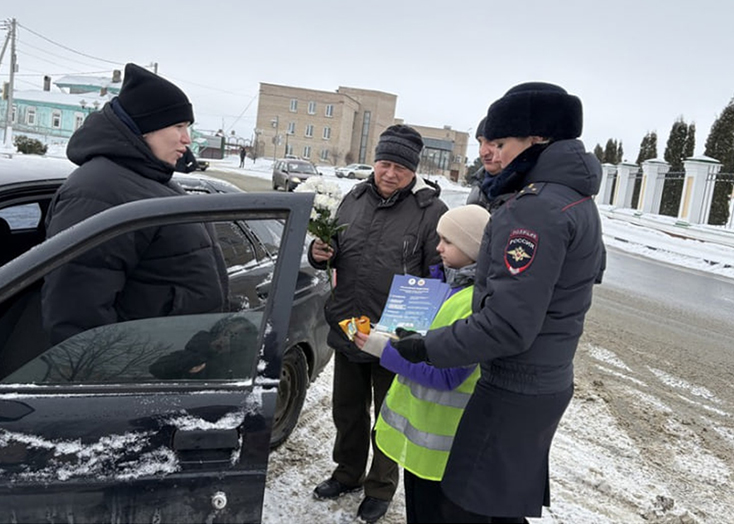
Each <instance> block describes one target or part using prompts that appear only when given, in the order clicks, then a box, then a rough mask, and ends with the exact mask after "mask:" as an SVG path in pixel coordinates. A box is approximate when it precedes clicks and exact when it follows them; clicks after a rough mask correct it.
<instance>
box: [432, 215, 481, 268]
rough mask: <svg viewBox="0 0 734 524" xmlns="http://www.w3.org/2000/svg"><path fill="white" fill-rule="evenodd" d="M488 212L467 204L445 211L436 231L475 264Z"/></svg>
mask: <svg viewBox="0 0 734 524" xmlns="http://www.w3.org/2000/svg"><path fill="white" fill-rule="evenodd" d="M487 222H489V212H488V211H487V210H486V209H484V208H483V207H482V206H477V205H475V204H469V205H468V206H461V207H455V208H454V209H450V210H448V211H446V213H444V214H443V215H441V218H440V219H439V220H438V225H437V226H436V231H437V232H438V234H439V235H441V236H442V237H444V238H445V239H446V240H448V241H449V242H451V243H452V244H455V245H456V247H458V248H459V249H461V251H462V252H463V253H464V254H465V255H466V256H468V257H469V258H471V259H472V260H474V261H475V262H476V260H477V258H479V246H480V245H481V243H482V236H483V235H484V228H485V227H486V226H487Z"/></svg>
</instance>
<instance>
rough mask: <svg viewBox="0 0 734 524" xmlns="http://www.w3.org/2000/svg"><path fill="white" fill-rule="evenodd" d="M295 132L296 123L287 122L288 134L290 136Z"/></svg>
mask: <svg viewBox="0 0 734 524" xmlns="http://www.w3.org/2000/svg"><path fill="white" fill-rule="evenodd" d="M295 132H296V123H295V122H288V134H289V135H292V134H294V133H295Z"/></svg>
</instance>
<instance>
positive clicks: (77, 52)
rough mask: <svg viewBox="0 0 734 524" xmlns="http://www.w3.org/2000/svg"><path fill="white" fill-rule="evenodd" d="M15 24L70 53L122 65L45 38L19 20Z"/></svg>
mask: <svg viewBox="0 0 734 524" xmlns="http://www.w3.org/2000/svg"><path fill="white" fill-rule="evenodd" d="M17 24H18V25H19V26H20V27H22V28H23V29H25V30H26V31H28V32H29V33H33V34H34V35H36V36H37V37H38V38H42V39H43V40H46V41H47V42H50V43H52V44H53V45H56V46H59V47H61V48H62V49H66V50H67V51H71V52H72V53H76V54H77V55H80V56H84V57H86V58H91V59H92V60H99V61H100V62H106V63H108V64H113V65H117V66H119V65H122V64H121V63H120V62H113V61H112V60H106V59H104V58H99V57H96V56H92V55H88V54H86V53H82V52H80V51H77V50H75V49H72V48H71V47H68V46H65V45H64V44H59V43H58V42H54V41H53V40H51V39H50V38H46V37H45V36H43V35H42V34H39V33H36V32H35V31H34V30H33V29H30V28H28V27H26V26H24V25H23V24H21V23H20V22H17Z"/></svg>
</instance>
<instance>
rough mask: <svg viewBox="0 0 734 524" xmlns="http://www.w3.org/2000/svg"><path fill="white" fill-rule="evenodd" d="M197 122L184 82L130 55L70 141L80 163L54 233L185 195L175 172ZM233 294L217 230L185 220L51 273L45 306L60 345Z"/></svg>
mask: <svg viewBox="0 0 734 524" xmlns="http://www.w3.org/2000/svg"><path fill="white" fill-rule="evenodd" d="M193 122H194V111H193V108H192V106H191V103H190V102H189V100H188V98H187V97H186V95H185V94H184V92H183V91H181V89H179V88H178V87H177V86H175V85H174V84H172V83H171V82H169V81H167V80H165V79H163V78H161V77H159V76H157V75H155V74H153V73H151V72H149V71H148V70H146V69H144V68H142V67H140V66H137V65H135V64H127V65H126V67H125V78H124V80H123V83H122V88H121V89H120V94H119V95H118V96H117V97H115V98H113V99H112V100H111V101H110V102H108V103H106V104H105V105H104V106H103V107H102V110H101V111H98V112H95V113H92V114H90V115H89V116H88V117H87V119H86V121H85V122H84V124H83V125H82V126H81V127H80V128H79V129H78V130H77V131H76V132H75V133H74V134H73V135H72V136H71V139H70V140H69V144H68V146H67V150H66V153H67V156H68V157H69V160H71V161H72V162H74V163H75V164H76V165H77V166H79V167H78V168H77V169H75V170H74V171H73V172H72V173H71V174H70V175H69V177H68V178H67V180H66V181H65V182H64V184H63V185H62V186H61V187H60V188H59V190H58V191H57V192H56V194H55V195H54V198H53V200H52V201H51V204H50V206H49V210H48V216H47V219H46V231H47V236H49V237H50V236H53V235H55V234H57V233H58V232H59V231H62V230H64V229H67V228H69V227H71V226H73V225H74V224H77V223H78V222H81V221H82V220H84V219H85V218H87V217H90V216H92V215H95V214H97V213H99V212H101V211H104V210H105V209H108V208H111V207H114V206H118V205H120V204H124V203H126V202H132V201H135V200H142V199H146V198H155V197H169V196H170V197H172V196H179V195H183V194H185V191H184V190H183V189H182V188H181V187H180V186H179V185H178V184H176V183H175V182H173V181H172V180H171V176H172V175H173V171H174V167H175V165H176V163H177V162H178V161H179V159H180V158H181V157H182V156H183V155H184V154H185V152H186V150H187V146H188V145H189V144H190V143H191V137H190V136H189V131H188V127H189V125H191V124H192V123H193ZM227 295H228V280H227V269H226V266H225V263H224V258H223V257H222V252H221V249H220V248H219V245H218V243H217V242H216V240H215V236H214V232H213V229H212V228H211V227H209V226H205V225H204V224H180V225H174V226H162V227H158V228H147V229H144V230H140V231H136V232H134V233H133V234H130V235H124V236H121V237H116V238H115V239H113V240H111V241H108V242H106V243H104V244H102V245H100V246H99V247H97V248H95V249H93V250H91V251H89V252H88V253H86V254H85V255H83V256H82V257H79V258H77V259H75V260H73V261H72V262H69V263H67V264H65V265H63V266H61V267H60V268H59V269H57V270H55V271H53V272H52V273H51V274H49V275H48V276H47V277H46V279H45V282H44V284H43V289H42V302H41V305H42V314H43V323H44V328H45V329H46V330H47V331H48V333H49V335H50V338H51V342H52V343H53V344H57V343H59V342H61V341H63V340H65V339H67V338H69V337H70V336H72V335H74V334H76V333H79V332H82V331H85V330H88V329H91V328H93V327H97V326H102V325H106V324H111V323H115V322H119V321H122V320H135V319H139V318H152V317H159V316H167V315H186V314H196V313H204V312H216V311H223V310H225V309H226V304H227V303H228V298H227ZM174 297H175V300H174ZM70 305H73V307H70Z"/></svg>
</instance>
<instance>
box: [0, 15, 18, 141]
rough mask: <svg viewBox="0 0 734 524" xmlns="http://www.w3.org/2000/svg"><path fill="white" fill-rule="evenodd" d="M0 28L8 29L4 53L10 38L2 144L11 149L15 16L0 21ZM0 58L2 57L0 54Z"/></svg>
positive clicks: (15, 59) (15, 58)
mask: <svg viewBox="0 0 734 524" xmlns="http://www.w3.org/2000/svg"><path fill="white" fill-rule="evenodd" d="M2 28H3V29H5V30H9V31H10V32H9V33H8V36H7V39H6V40H5V45H4V46H3V54H5V46H7V44H8V40H10V78H9V81H8V95H7V99H6V102H7V106H6V109H5V142H4V146H5V149H11V148H12V145H13V91H14V83H15V70H16V68H17V67H18V66H17V63H16V61H17V56H16V54H15V31H16V22H15V18H11V19H10V21H7V20H6V21H4V22H3V23H2ZM0 59H2V57H1V56H0Z"/></svg>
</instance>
